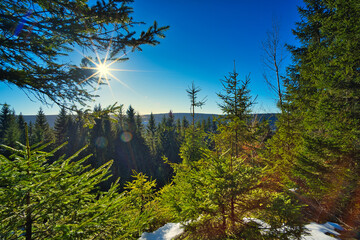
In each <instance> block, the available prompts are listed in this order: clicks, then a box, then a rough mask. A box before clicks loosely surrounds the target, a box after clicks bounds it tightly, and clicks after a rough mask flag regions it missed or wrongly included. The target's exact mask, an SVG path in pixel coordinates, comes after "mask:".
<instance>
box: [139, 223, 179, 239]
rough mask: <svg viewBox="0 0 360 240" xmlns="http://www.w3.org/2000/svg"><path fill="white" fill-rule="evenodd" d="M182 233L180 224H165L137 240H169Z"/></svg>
mask: <svg viewBox="0 0 360 240" xmlns="http://www.w3.org/2000/svg"><path fill="white" fill-rule="evenodd" d="M183 232H184V229H183V228H182V225H181V224H180V223H167V224H165V225H164V226H162V227H161V228H159V229H158V230H156V231H155V232H152V233H143V234H142V235H141V237H140V238H139V240H171V239H173V238H174V237H177V236H179V235H180V234H182V233H183Z"/></svg>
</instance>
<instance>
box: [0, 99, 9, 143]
mask: <svg viewBox="0 0 360 240" xmlns="http://www.w3.org/2000/svg"><path fill="white" fill-rule="evenodd" d="M10 119H11V110H10V106H9V105H8V104H6V103H5V104H4V105H3V106H2V108H1V113H0V142H1V143H3V142H4V137H5V131H6V129H8V128H9V125H10Z"/></svg>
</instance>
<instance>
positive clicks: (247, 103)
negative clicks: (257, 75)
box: [217, 66, 254, 157]
mask: <svg viewBox="0 0 360 240" xmlns="http://www.w3.org/2000/svg"><path fill="white" fill-rule="evenodd" d="M238 75H239V74H238V73H237V72H236V70H235V66H234V71H233V72H230V73H229V76H228V77H225V79H224V80H222V81H221V83H222V85H223V88H224V89H223V92H222V93H218V96H219V98H220V99H221V101H222V103H220V104H219V106H220V109H221V110H222V112H223V113H224V115H223V117H222V118H221V119H219V120H221V121H220V122H219V131H220V132H221V134H220V135H218V136H219V137H220V139H219V141H218V143H217V147H218V148H221V149H223V150H224V149H229V150H230V152H229V153H230V155H231V156H233V157H238V156H239V154H240V153H244V151H245V150H247V149H249V148H251V147H252V143H251V142H252V140H253V138H252V136H251V135H252V134H251V129H250V127H249V125H248V124H249V113H250V112H251V106H252V105H253V103H254V100H251V96H250V90H249V89H248V88H249V84H250V78H249V76H246V78H245V80H244V81H241V80H240V79H239V78H238Z"/></svg>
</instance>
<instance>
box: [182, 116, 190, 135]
mask: <svg viewBox="0 0 360 240" xmlns="http://www.w3.org/2000/svg"><path fill="white" fill-rule="evenodd" d="M188 127H189V121H188V120H187V119H186V117H185V116H184V117H183V119H182V121H181V129H182V131H183V135H185V131H186V129H187V128H188Z"/></svg>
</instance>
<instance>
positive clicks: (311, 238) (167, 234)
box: [139, 218, 344, 240]
mask: <svg viewBox="0 0 360 240" xmlns="http://www.w3.org/2000/svg"><path fill="white" fill-rule="evenodd" d="M244 220H245V221H246V222H250V221H254V222H256V223H257V224H259V225H260V227H261V228H264V229H266V228H269V227H270V226H269V225H268V224H267V223H265V222H263V221H261V220H259V219H255V218H245V219H244ZM182 226H183V225H182V224H180V223H167V224H165V225H164V226H162V227H161V228H159V229H158V230H156V231H155V232H152V233H146V232H145V233H143V234H142V235H141V237H140V238H139V240H171V239H173V238H175V237H177V236H179V235H180V234H182V233H183V232H184V229H183V227H182ZM305 229H306V231H307V232H308V234H304V235H303V236H302V240H338V239H339V238H335V237H332V236H329V234H332V235H333V236H339V235H340V233H338V232H337V231H336V230H340V231H342V230H344V229H343V228H342V227H341V226H340V225H338V224H337V223H332V222H327V223H324V224H318V223H314V222H312V223H310V224H307V225H305Z"/></svg>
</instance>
